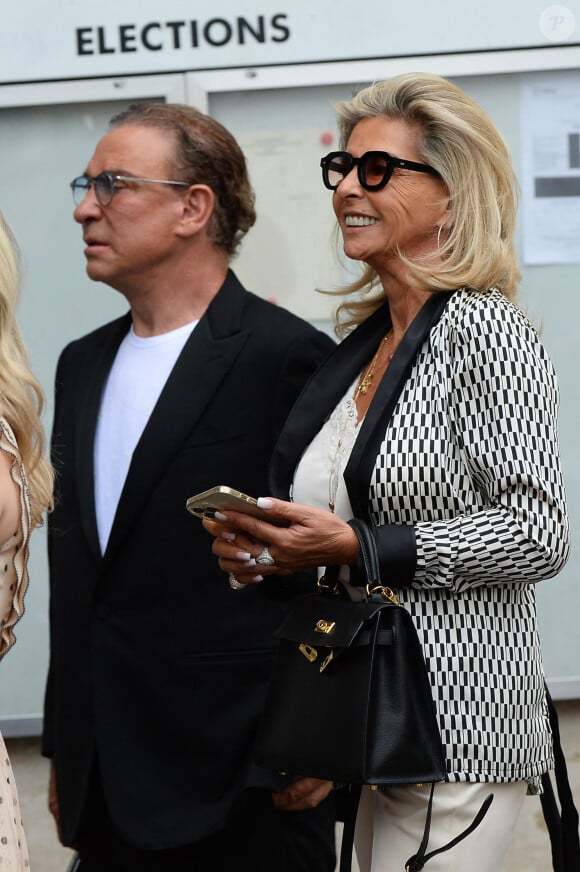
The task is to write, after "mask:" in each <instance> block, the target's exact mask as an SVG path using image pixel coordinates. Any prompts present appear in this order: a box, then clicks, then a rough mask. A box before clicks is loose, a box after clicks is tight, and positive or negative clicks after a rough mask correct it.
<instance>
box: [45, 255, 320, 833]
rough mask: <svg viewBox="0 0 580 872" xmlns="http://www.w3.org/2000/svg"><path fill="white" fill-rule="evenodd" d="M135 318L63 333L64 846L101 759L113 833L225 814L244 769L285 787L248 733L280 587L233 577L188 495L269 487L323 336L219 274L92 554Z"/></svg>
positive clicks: (57, 665)
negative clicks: (124, 350)
mask: <svg viewBox="0 0 580 872" xmlns="http://www.w3.org/2000/svg"><path fill="white" fill-rule="evenodd" d="M130 323H131V318H130V315H126V316H125V317H123V318H120V319H119V320H117V321H114V322H112V323H110V324H107V325H106V326H104V327H102V328H100V329H98V330H96V331H95V332H93V333H91V334H90V335H88V336H86V337H84V338H82V339H80V340H78V341H76V342H73V343H71V344H70V345H69V346H67V348H66V349H65V350H64V351H63V353H62V355H61V358H60V361H59V364H58V369H57V375H56V408H55V420H54V428H53V442H52V450H53V460H54V463H55V467H56V472H57V477H58V487H57V502H56V508H55V511H54V513H53V515H52V517H51V521H50V530H49V560H50V579H51V601H50V618H51V657H50V671H49V677H48V683H47V692H46V703H45V723H44V737H43V753H45V754H46V755H47V756H50V757H53V758H54V763H55V767H56V775H57V786H58V798H59V804H60V813H61V824H62V832H63V839H64V842H65V844H71V843H73V842H74V839H75V836H76V833H77V829H78V824H79V818H80V815H81V813H82V809H83V803H84V800H85V796H86V791H87V785H88V782H89V778H90V772H91V767H92V765H93V764H94V761H95V759H98V765H99V767H100V772H101V779H102V783H103V787H104V791H105V795H106V799H107V803H108V806H109V811H110V813H111V815H112V817H113V820H114V821H115V823H116V825H117V827H118V828H119V829H120V831H121V833H122V834H123V835H124V836H125V838H126V839H128V840H129V841H131V842H132V843H134V844H135V845H137V846H140V847H142V848H149V849H161V848H169V847H173V846H177V845H179V844H186V843H189V842H193V841H196V840H198V839H200V838H203V837H204V836H206V835H208V834H209V833H211V832H213V831H217V830H219V829H221V828H222V827H223V825H224V822H225V818H226V816H227V814H228V811H229V809H230V807H231V803H232V802H233V800H234V799H235V797H236V795H238V794H239V793H240V791H241V790H243V789H244V788H245V787H247V786H248V785H260V786H266V787H279V786H280V780H279V776H278V775H277V774H274V773H269V772H266V771H264V770H260V769H258V768H257V767H256V766H255V764H254V763H253V762H252V744H253V739H254V734H255V730H256V727H257V722H258V719H259V715H260V709H261V705H262V701H263V697H264V692H265V687H266V684H267V681H268V676H269V673H270V669H271V663H272V656H273V651H274V648H275V643H274V641H273V638H272V631H273V630H274V629H275V627H276V626H277V625H278V623H279V622H280V618H281V614H282V609H283V599H281V598H280V597H278V598H276V597H275V596H274V595H270V594H274V589H275V584H268V582H264V583H263V584H262V585H257V586H255V587H251V588H247V589H245V590H243V591H241V592H234V591H232V590H231V589H230V587H229V585H228V581H227V577H226V575H225V574H224V573H223V572H221V571H220V569H219V567H218V565H217V560H216V558H215V557H214V556H213V554H212V553H211V538H210V537H209V536H208V534H207V533H206V532H205V531H204V530H203V528H202V526H201V523H200V521H199V520H197V519H196V518H193V517H192V516H191V515H190V514H189V513H188V512H187V511H186V509H185V503H186V500H187V498H188V497H189V496H191V495H192V494H194V493H196V492H198V491H202V490H204V489H206V488H208V487H212V486H213V485H217V484H227V485H230V486H232V487H235V488H238V489H239V490H242V491H245V492H248V493H251V494H254V495H257V496H259V495H261V494H266V493H267V492H268V485H267V469H268V461H269V458H270V455H271V452H272V449H273V446H274V444H275V442H276V438H277V436H278V433H279V431H280V429H281V427H282V424H283V423H284V420H285V418H286V416H287V414H288V412H289V410H290V408H291V407H292V405H293V403H294V400H295V398H296V396H297V395H298V393H299V391H300V390H301V388H302V386H303V385H304V383H305V381H306V380H307V379H308V377H309V375H310V374H311V372H312V371H313V370H314V369H315V368H316V366H317V365H318V364H319V363H320V362H321V360H323V359H324V358H325V357H326V356H327V355H328V353H329V352H330V350H331V349H332V342H331V340H330V339H329V338H328V337H327V336H325V335H324V334H322V333H320V332H318V331H316V330H314V328H313V327H311V326H310V325H308V324H307V323H306V322H304V321H302V320H301V319H299V318H296V317H295V316H293V315H291V314H290V313H288V312H287V311H285V310H284V309H282V308H279V307H276V306H274V305H271V304H270V303H267V302H265V301H264V300H262V299H260V298H258V297H256V296H254V295H252V294H250V293H248V292H247V291H245V290H244V289H243V288H242V286H241V285H240V283H239V282H238V280H237V278H236V277H235V275H234V274H233V273H232V272H229V273H228V276H227V278H226V281H225V283H224V285H223V287H222V288H221V290H220V291H219V293H218V294H217V296H216V297H215V298H214V300H213V301H212V303H211V305H210V306H209V308H208V310H207V312H206V313H205V315H204V316H203V318H202V319H201V321H200V322H199V324H198V325H197V327H196V328H195V330H194V331H193V333H192V335H191V337H190V339H189V340H188V342H187V344H186V345H185V348H184V350H183V352H182V354H181V355H180V357H179V359H178V361H177V363H176V365H175V368H174V370H173V372H172V373H171V375H170V377H169V379H168V381H167V384H166V386H165V388H164V390H163V391H162V394H161V396H160V398H159V401H158V403H157V405H156V406H155V409H154V411H153V413H152V415H151V418H150V419H149V422H148V424H147V426H146V428H145V431H144V433H143V435H142V438H141V440H140V442H139V443H138V445H137V447H136V449H135V452H134V455H133V458H132V462H131V466H130V469H129V472H128V476H127V480H126V482H125V486H124V489H123V492H122V495H121V498H120V501H119V506H118V509H117V513H116V516H115V520H114V523H113V528H112V531H111V535H110V539H109V542H108V545H107V549H106V552H105V554H104V555H101V553H100V549H99V543H98V538H97V527H96V520H95V504H94V485H93V448H94V444H93V443H94V434H95V426H96V421H97V416H98V413H99V404H100V399H101V394H102V390H103V387H104V384H105V382H106V379H107V375H108V372H109V370H110V367H111V365H112V362H113V359H114V357H115V354H116V351H117V349H118V347H119V343H120V342H121V340H122V338H123V337H124V336H125V334H126V333H127V330H128V329H129V326H130ZM270 581H272V580H270ZM278 585H280V586H283V583H282V582H278Z"/></svg>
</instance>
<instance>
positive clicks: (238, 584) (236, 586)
mask: <svg viewBox="0 0 580 872" xmlns="http://www.w3.org/2000/svg"><path fill="white" fill-rule="evenodd" d="M229 580H230V587H231V589H232V590H243V589H244V588H245V587H247V584H244V583H243V582H242V581H238V579H237V578H236V576H235V575H234V573H233V572H230V579H229Z"/></svg>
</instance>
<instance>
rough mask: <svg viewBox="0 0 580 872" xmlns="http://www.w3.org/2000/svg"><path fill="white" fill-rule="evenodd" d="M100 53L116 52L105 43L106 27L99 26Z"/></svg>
mask: <svg viewBox="0 0 580 872" xmlns="http://www.w3.org/2000/svg"><path fill="white" fill-rule="evenodd" d="M97 36H98V40H97V42H98V46H99V54H115V49H114V48H111V46H107V45H106V44H105V28H104V27H97Z"/></svg>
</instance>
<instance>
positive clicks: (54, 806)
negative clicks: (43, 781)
mask: <svg viewBox="0 0 580 872" xmlns="http://www.w3.org/2000/svg"><path fill="white" fill-rule="evenodd" d="M48 810H49V812H50V813H51V815H52V816H53V818H54V822H55V824H56V831H57V833H58V840H59V842H61V844H62V832H61V829H60V810H59V807H58V797H57V795H56V770H55V767H54V761H53V760H51V761H50V776H49V781H48Z"/></svg>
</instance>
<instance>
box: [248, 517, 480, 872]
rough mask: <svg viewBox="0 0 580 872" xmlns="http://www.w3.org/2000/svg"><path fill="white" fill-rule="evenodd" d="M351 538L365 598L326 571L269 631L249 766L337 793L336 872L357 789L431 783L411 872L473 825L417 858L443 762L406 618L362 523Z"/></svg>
mask: <svg viewBox="0 0 580 872" xmlns="http://www.w3.org/2000/svg"><path fill="white" fill-rule="evenodd" d="M349 523H350V525H351V526H352V528H353V529H354V531H355V533H356V534H357V536H358V539H359V543H360V549H361V557H362V561H363V565H364V571H365V573H366V578H367V586H366V590H365V588H354V587H351V586H350V585H348V584H343V583H341V582H339V581H338V569H337V568H336V567H335V568H334V571H330V572H329V571H327V572H326V575H325V580H324V581H323V580H321V581H323V583H322V584H319V587H320V588H321V592H320V593H319V594H312V595H309V596H305V597H301V598H299V599H297V600H295V601H294V604H293V605H292V607H291V610H290V612H289V614H288V615H287V616H286V618H285V620H284V621H283V623H282V625H281V626H280V628H279V629H278V631H277V636H278V637H279V639H280V647H279V651H278V656H277V659H276V663H275V665H274V671H273V675H272V680H271V683H270V688H269V693H268V697H267V700H266V706H265V710H264V714H263V717H262V723H261V727H260V731H259V734H258V739H257V746H256V755H255V756H256V760H257V762H258V763H260V764H261V765H263V766H266V767H267V768H271V769H272V768H273V769H278V770H280V771H282V772H285V773H290V774H292V775H304V776H310V777H316V778H323V779H327V780H329V781H333V782H335V784H336V785H337V786H340V787H342V790H341V791H340V792H341V793H342V794H344V796H343V802H342V807H343V818H344V831H343V839H342V850H341V859H340V872H350V869H351V860H352V848H353V840H354V828H355V821H356V815H357V809H358V802H359V798H360V792H361V785H364V784H368V785H373V786H379V785H388V784H415V783H419V782H421V783H425V782H430V783H431V795H430V798H429V804H428V808H427V815H426V821H425V830H424V834H423V839H422V841H421V844H420V846H419V848H418V851H417V853H416V854H414V855H413V856H412V857H410V858H409V860H408V861H407V863H406V869H407V870H408V872H419V870H421V869H423V867H424V865H425V864H426V863H427V862H428V861H429V860H430V859H431V858H432V857H434V856H435V855H436V854H440V853H442V852H443V851H447V850H449V849H450V848H452V847H453V846H454V845H456V844H457V843H458V842H459V841H461V840H462V839H464V838H465V837H466V836H468V835H469V833H471V832H472V831H473V830H474V829H475V828H476V827H477V826H478V825H479V824H480V822H481V821H482V820H483V818H484V816H485V814H486V813H487V810H488V808H489V806H490V804H491V801H492V799H493V795H490V796H488V797H487V799H486V800H485V801H484V802H483V804H482V807H481V809H480V810H479V812H478V814H477V815H476V817H475V819H474V821H473V822H472V824H470V826H468V827H467V828H466V829H465V830H464V831H463V832H462V833H460V834H459V835H458V836H457V837H456V838H454V839H452V840H451V841H450V842H448V843H447V844H446V845H443V846H442V847H440V848H437V849H436V850H434V851H431V852H429V853H427V846H428V842H429V829H430V822H431V809H432V803H433V788H434V786H435V783H436V782H437V781H442V780H444V778H445V753H444V749H443V745H442V742H441V735H440V732H439V727H438V724H437V717H436V712H435V705H434V702H433V697H432V693H431V686H430V683H429V678H428V675H427V667H426V665H425V660H424V658H423V651H422V648H421V645H420V642H419V639H418V636H417V631H416V629H415V626H414V624H413V621H412V619H411V616H410V615H409V613H408V612H407V611H406V610H405V609H404V608H403V607H402V606H401V605H400V604H399V603H398V601H397V599H396V597H395V595H394V594H393V592H392V591H391V590H390V588H388V587H385V586H384V585H383V584H382V583H381V577H380V567H379V560H378V554H377V549H376V543H375V540H374V538H373V536H372V534H371V531H370V529H369V528H368V526H367V524H366V523H365V522H364V521H360V520H353V521H349Z"/></svg>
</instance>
